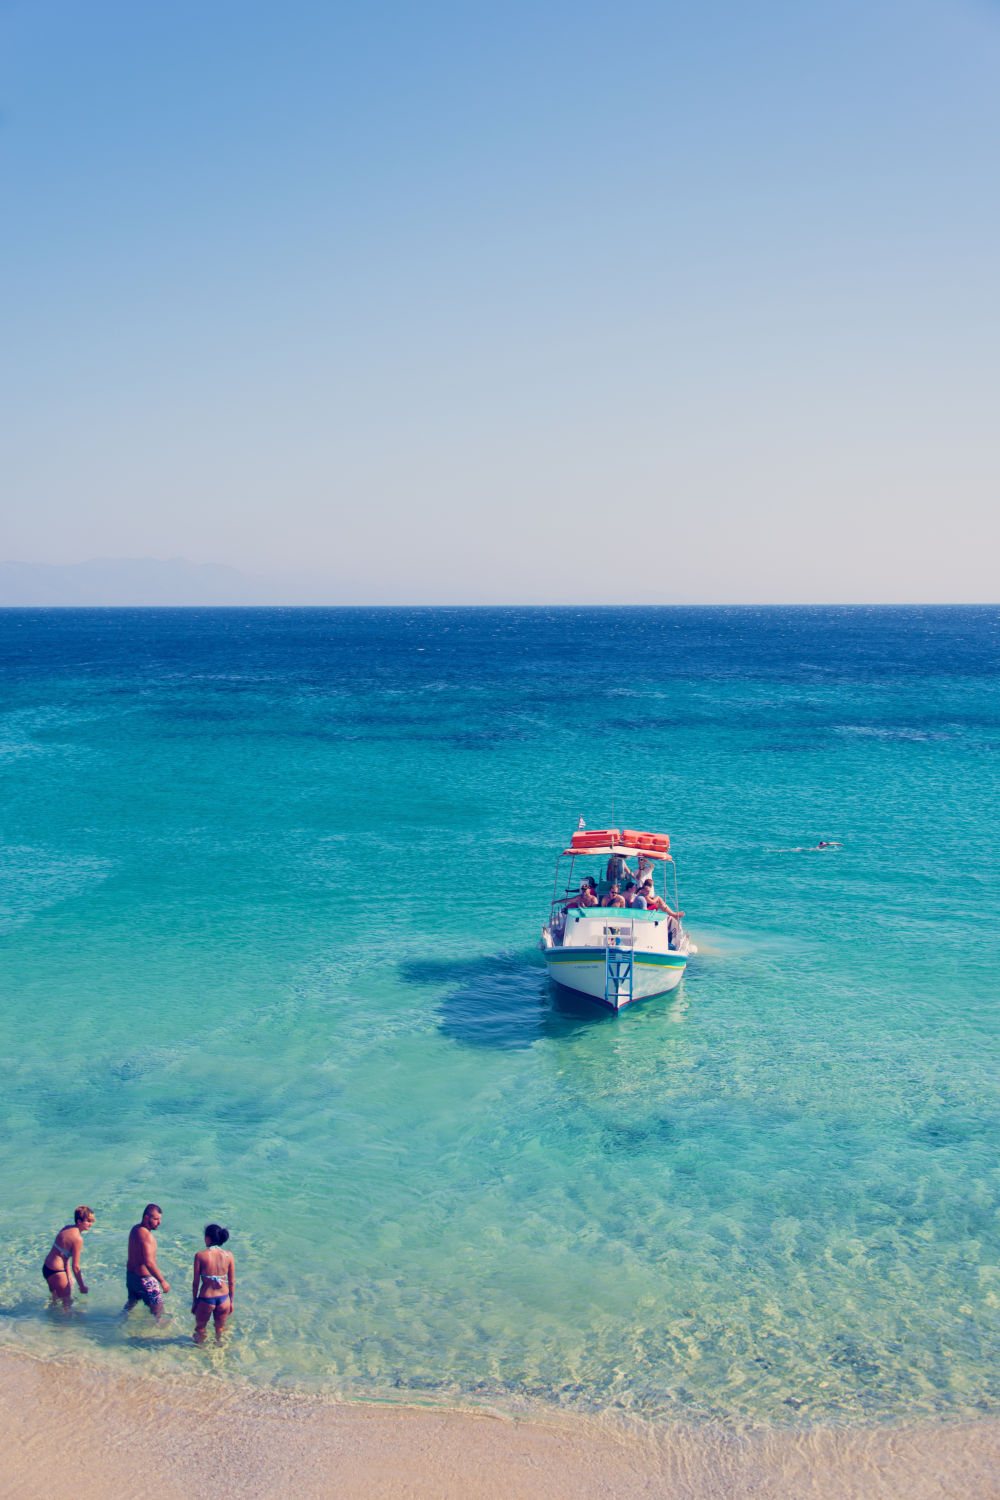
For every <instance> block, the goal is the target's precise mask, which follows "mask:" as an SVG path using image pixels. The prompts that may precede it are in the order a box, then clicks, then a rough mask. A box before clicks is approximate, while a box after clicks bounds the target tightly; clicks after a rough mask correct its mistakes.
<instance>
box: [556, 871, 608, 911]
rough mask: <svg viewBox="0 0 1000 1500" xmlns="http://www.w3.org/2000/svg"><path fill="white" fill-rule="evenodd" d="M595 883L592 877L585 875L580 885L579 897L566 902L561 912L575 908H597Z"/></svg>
mask: <svg viewBox="0 0 1000 1500" xmlns="http://www.w3.org/2000/svg"><path fill="white" fill-rule="evenodd" d="M597 905H599V902H598V899H597V882H596V881H595V880H594V877H593V876H592V875H585V876H584V877H583V881H582V883H581V885H580V892H579V895H576V896H574V897H573V898H572V900H570V901H567V902H566V905H565V906H564V907H563V911H570V910H571V909H572V908H573V907H575V906H597Z"/></svg>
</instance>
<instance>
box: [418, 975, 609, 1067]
mask: <svg viewBox="0 0 1000 1500" xmlns="http://www.w3.org/2000/svg"><path fill="white" fill-rule="evenodd" d="M401 974H402V978H403V979H404V980H406V982H407V983H409V984H426V985H435V986H438V985H442V984H447V983H449V982H450V983H451V984H452V985H453V986H454V988H452V989H450V990H449V991H448V992H447V993H446V994H445V996H444V998H443V999H442V1001H441V1004H440V1006H439V1011H438V1014H439V1017H440V1020H439V1027H440V1030H441V1031H442V1032H443V1034H444V1035H445V1036H447V1037H451V1038H452V1040H453V1041H456V1042H463V1043H464V1044H465V1045H466V1046H469V1047H496V1048H504V1049H511V1048H519V1047H531V1046H533V1045H534V1043H535V1042H537V1041H539V1040H540V1039H541V1038H542V1037H553V1038H556V1039H558V1038H563V1037H568V1036H571V1035H572V1034H573V1033H574V1032H576V1031H581V1030H585V1029H587V1028H589V1027H591V1026H595V1025H600V1024H602V1023H603V1022H607V1021H613V1020H614V1017H613V1015H612V1014H611V1012H610V1011H608V1010H607V1009H605V1007H604V1006H603V1005H600V1004H599V1003H598V1002H597V1001H596V1000H588V999H587V998H586V996H585V995H577V994H576V993H575V992H574V991H572V990H566V989H563V987H562V985H558V984H555V983H554V982H552V981H551V980H550V979H549V977H548V974H547V972H546V970H545V969H544V968H542V967H540V965H539V964H537V963H531V962H529V961H528V960H527V959H526V958H523V957H520V956H518V955H517V954H509V953H498V954H493V955H485V956H483V957H482V958H476V959H471V960H466V961H465V962H459V963H448V962H446V961H444V960H441V959H417V960H413V961H411V962H410V963H406V964H403V965H402V968H401Z"/></svg>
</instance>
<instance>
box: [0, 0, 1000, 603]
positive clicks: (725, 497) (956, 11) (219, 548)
mask: <svg viewBox="0 0 1000 1500" xmlns="http://www.w3.org/2000/svg"><path fill="white" fill-rule="evenodd" d="M998 160H1000V0H947V3H946V0H905V3H903V0H761V3H758V4H748V3H747V0H703V3H700V4H698V5H693V4H690V3H688V4H684V5H682V4H679V3H675V0H656V3H652V0H615V3H610V0H604V3H597V0H573V3H572V4H570V3H568V0H531V3H525V0H505V3H504V4H503V5H498V4H486V3H482V0H465V3H458V0H431V3H424V0H409V3H406V4H403V3H399V0H366V3H365V4H363V5H361V4H354V5H350V6H348V5H343V4H340V3H337V0H283V3H282V4H280V5H278V4H276V3H270V4H264V3H260V0H238V3H236V0H197V3H192V0H171V4H170V5H161V4H153V3H148V0H147V3H144V4H137V3H136V0H89V3H87V4H82V3H80V0H74V3H70V0H0V270H2V275H0V330H2V331H0V406H2V412H3V419H2V422H0V560H4V561H10V560H16V561H20V562H24V563H31V564H39V563H45V564H76V563H81V562H84V561H87V560H88V559H92V558H161V559H168V558H176V557H183V558H186V559H189V560H190V561H191V562H192V563H195V564H223V565H227V566H230V567H233V568H237V569H240V570H241V571H244V572H246V573H249V574H255V575H265V574H266V575H279V574H280V575H282V576H284V577H287V578H289V579H292V580H294V579H295V578H299V579H300V580H301V579H304V578H308V579H310V580H313V582H312V583H307V582H301V581H300V583H299V584H298V585H297V584H295V583H294V582H290V583H289V589H290V594H289V597H290V598H292V597H294V596H295V589H296V587H299V588H300V589H304V590H305V594H304V595H303V597H306V596H308V595H309V591H310V589H312V591H313V593H317V590H319V592H322V588H320V587H319V586H318V585H317V584H316V583H315V580H316V579H323V580H326V583H325V584H324V585H323V587H325V588H326V591H327V595H326V597H327V598H328V600H329V601H330V602H334V601H336V600H338V599H342V600H343V601H344V602H347V603H355V602H364V603H431V604H432V603H448V604H451V603H511V604H520V603H528V604H530V603H628V602H633V601H634V602H636V603H656V604H671V603H677V604H688V603H696V604H697V603H701V604H711V603H757V602H765V603H767V602H773V603H786V602H792V603H795V602H801V603H833V602H836V603H854V602H858V603H864V602H886V603H897V602H955V603H960V602H993V601H996V600H997V599H998V598H1000V587H998V582H1000V576H998V575H1000V569H998V567H997V562H996V558H997V554H998V550H1000V504H998V503H997V502H998V499H1000V447H998V426H1000V424H998V420H997V416H998V399H997V395H998V390H1000V316H998V314H1000V194H998V192H997V162H998Z"/></svg>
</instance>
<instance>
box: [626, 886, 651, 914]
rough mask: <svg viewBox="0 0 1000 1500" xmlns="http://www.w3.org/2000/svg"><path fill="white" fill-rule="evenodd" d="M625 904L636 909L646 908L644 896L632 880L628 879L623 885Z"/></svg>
mask: <svg viewBox="0 0 1000 1500" xmlns="http://www.w3.org/2000/svg"><path fill="white" fill-rule="evenodd" d="M625 905H626V906H631V907H634V908H635V909H636V910H637V911H645V909H646V898H645V896H644V895H643V894H642V892H641V891H640V890H639V887H638V886H637V885H636V883H635V881H634V880H630V881H629V883H628V885H627V886H626V887H625Z"/></svg>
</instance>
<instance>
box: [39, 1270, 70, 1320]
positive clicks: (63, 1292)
mask: <svg viewBox="0 0 1000 1500" xmlns="http://www.w3.org/2000/svg"><path fill="white" fill-rule="evenodd" d="M45 1282H46V1285H47V1286H48V1289H49V1291H50V1292H51V1293H52V1301H53V1302H61V1303H62V1305H63V1308H64V1310H65V1311H66V1312H69V1310H70V1306H71V1305H72V1302H73V1283H72V1282H71V1281H70V1279H69V1277H68V1276H67V1275H66V1274H65V1272H63V1271H56V1272H55V1273H54V1274H53V1275H52V1276H46V1278H45Z"/></svg>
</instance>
